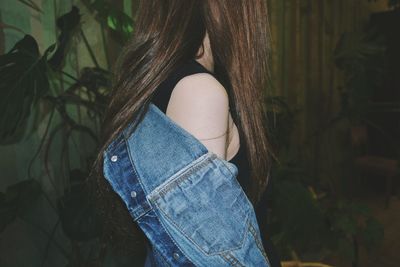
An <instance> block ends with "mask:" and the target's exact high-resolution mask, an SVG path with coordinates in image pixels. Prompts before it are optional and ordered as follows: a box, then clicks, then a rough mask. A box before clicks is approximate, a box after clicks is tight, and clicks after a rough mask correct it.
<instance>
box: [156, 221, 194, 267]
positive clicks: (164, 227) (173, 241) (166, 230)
mask: <svg viewBox="0 0 400 267" xmlns="http://www.w3.org/2000/svg"><path fill="white" fill-rule="evenodd" d="M156 215H157V213H156ZM156 218H157V220H158V221H159V222H160V224H161V225H162V228H163V230H164V231H165V233H167V235H168V236H169V238H170V240H171V242H172V243H174V244H175V246H176V247H177V248H178V249H179V250H180V251H179V252H181V253H182V254H183V255H184V256H185V257H186V258H187V259H188V260H189V261H190V262H191V263H193V260H192V259H191V258H189V257H188V256H187V255H186V253H185V252H184V251H183V250H182V248H181V246H179V245H178V243H177V242H176V241H175V239H174V238H173V237H172V236H171V234H170V233H169V231H168V228H167V227H166V225H165V224H164V222H163V221H162V220H161V219H160V218H159V217H158V216H156Z"/></svg>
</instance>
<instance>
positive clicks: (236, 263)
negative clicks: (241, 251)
mask: <svg viewBox="0 0 400 267" xmlns="http://www.w3.org/2000/svg"><path fill="white" fill-rule="evenodd" d="M220 255H221V257H222V258H224V260H225V261H227V262H228V263H229V264H230V265H232V266H233V267H236V266H239V267H244V265H243V264H241V263H240V262H239V260H238V259H237V258H236V257H235V256H233V255H232V254H231V253H229V252H225V253H221V254H220Z"/></svg>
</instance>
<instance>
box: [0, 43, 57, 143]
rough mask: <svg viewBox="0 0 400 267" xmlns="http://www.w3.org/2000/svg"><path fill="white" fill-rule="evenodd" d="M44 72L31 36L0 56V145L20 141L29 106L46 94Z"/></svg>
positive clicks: (43, 64)
mask: <svg viewBox="0 0 400 267" xmlns="http://www.w3.org/2000/svg"><path fill="white" fill-rule="evenodd" d="M46 68H47V67H46V58H45V57H41V56H40V54H39V48H38V45H37V43H36V40H35V39H34V38H33V37H32V36H31V35H25V36H24V38H22V39H21V40H20V41H18V42H17V43H16V44H15V46H14V47H13V48H12V49H11V50H10V51H9V52H8V53H6V54H4V55H1V56H0V81H1V82H0V138H1V141H0V144H2V145H4V144H12V143H16V142H18V141H20V140H21V138H22V137H23V135H24V133H25V129H26V124H27V119H28V116H29V114H30V112H31V108H32V106H33V105H34V104H36V103H37V101H38V99H39V98H40V97H42V96H43V95H45V94H46V93H47V92H48V90H49V80H48V77H47V71H46Z"/></svg>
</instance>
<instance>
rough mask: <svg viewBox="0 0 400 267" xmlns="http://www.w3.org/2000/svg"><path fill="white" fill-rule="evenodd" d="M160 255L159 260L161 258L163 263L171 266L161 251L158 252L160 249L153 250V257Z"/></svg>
mask: <svg viewBox="0 0 400 267" xmlns="http://www.w3.org/2000/svg"><path fill="white" fill-rule="evenodd" d="M156 254H157V255H159V258H161V260H162V261H163V263H165V264H166V265H167V266H171V264H169V263H168V262H167V260H166V259H165V257H164V255H162V254H161V253H160V252H159V251H158V249H156V248H153V255H156Z"/></svg>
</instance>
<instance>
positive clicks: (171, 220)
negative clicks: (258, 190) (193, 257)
mask: <svg viewBox="0 0 400 267" xmlns="http://www.w3.org/2000/svg"><path fill="white" fill-rule="evenodd" d="M155 205H156V206H157V208H158V210H159V211H160V212H161V213H162V214H164V215H165V216H166V217H167V218H168V219H169V221H170V222H171V223H172V224H173V225H174V226H175V228H176V229H177V230H178V231H179V232H180V233H181V234H182V235H184V236H185V237H186V238H187V239H189V240H190V241H191V242H192V243H193V244H194V245H195V246H196V247H197V248H199V249H200V250H201V251H203V252H204V253H205V254H206V255H209V256H211V255H218V254H220V253H223V252H229V251H232V250H235V249H238V248H240V247H242V245H243V242H244V240H245V238H246V230H247V229H248V223H249V213H247V214H246V215H245V216H246V219H245V220H246V227H245V233H244V234H243V238H242V240H241V242H240V244H239V245H238V246H236V247H233V248H229V249H226V250H222V251H216V252H213V253H208V252H206V251H205V250H204V249H203V248H202V247H200V245H199V244H198V243H197V242H196V241H194V240H193V239H192V238H191V237H189V236H188V235H187V234H186V233H185V232H184V231H183V230H182V229H181V227H180V226H179V225H177V224H176V223H175V222H174V220H173V219H172V218H171V217H170V216H169V215H168V214H167V213H165V212H164V211H163V210H162V209H161V208H160V207H159V205H158V204H157V203H156V202H155Z"/></svg>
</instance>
